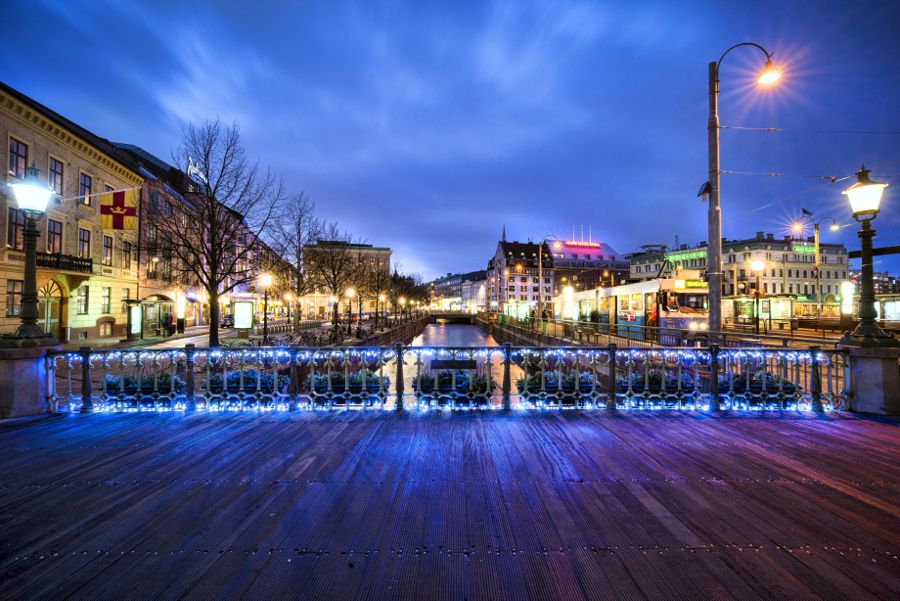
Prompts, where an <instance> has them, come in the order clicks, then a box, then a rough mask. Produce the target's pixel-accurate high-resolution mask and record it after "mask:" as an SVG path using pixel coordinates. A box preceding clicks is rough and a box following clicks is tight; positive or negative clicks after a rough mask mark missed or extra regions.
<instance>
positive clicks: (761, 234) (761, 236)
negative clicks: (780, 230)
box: [756, 232, 766, 240]
mask: <svg viewBox="0 0 900 601" xmlns="http://www.w3.org/2000/svg"><path fill="white" fill-rule="evenodd" d="M756 239H757V240H765V239H766V233H765V232H756Z"/></svg>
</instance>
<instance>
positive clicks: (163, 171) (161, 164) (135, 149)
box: [113, 142, 175, 177]
mask: <svg viewBox="0 0 900 601" xmlns="http://www.w3.org/2000/svg"><path fill="white" fill-rule="evenodd" d="M113 144H115V145H116V147H117V148H120V149H122V150H123V151H125V152H127V153H128V154H131V155H133V156H134V157H136V158H137V159H138V160H139V161H142V162H143V163H145V164H147V165H148V166H150V167H151V168H152V167H155V168H156V169H153V172H154V173H155V174H156V175H157V176H159V177H165V176H166V175H168V173H169V172H170V171H172V170H174V169H175V167H173V166H172V165H170V164H168V163H167V162H165V161H164V160H162V159H161V158H159V157H158V156H156V155H154V154H151V153H149V152H148V151H146V150H144V149H143V148H141V147H140V146H135V145H134V144H126V143H124V142H113Z"/></svg>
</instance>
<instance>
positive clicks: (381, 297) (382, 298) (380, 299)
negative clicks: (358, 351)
mask: <svg viewBox="0 0 900 601" xmlns="http://www.w3.org/2000/svg"><path fill="white" fill-rule="evenodd" d="M385 299H387V297H386V296H385V295H384V293H383V292H380V293H379V294H378V301H377V302H376V303H375V329H376V330H377V329H378V318H379V317H380V315H379V313H381V308H382V306H384V301H385Z"/></svg>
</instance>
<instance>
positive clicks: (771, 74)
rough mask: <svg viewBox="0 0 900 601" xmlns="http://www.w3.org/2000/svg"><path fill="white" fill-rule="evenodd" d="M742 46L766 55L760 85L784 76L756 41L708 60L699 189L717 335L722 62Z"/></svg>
mask: <svg viewBox="0 0 900 601" xmlns="http://www.w3.org/2000/svg"><path fill="white" fill-rule="evenodd" d="M741 46H752V47H753V48H757V49H759V50H760V51H761V52H762V53H763V54H764V55H765V57H766V63H765V65H764V66H763V70H762V71H761V72H760V74H759V76H758V77H757V80H756V81H757V83H759V84H760V85H764V86H766V85H771V84H773V83H775V82H776V81H778V80H779V79H780V78H781V73H780V72H779V71H778V70H777V69H776V68H775V65H773V64H772V55H771V54H770V53H769V51H768V50H766V49H765V48H763V47H762V46H760V45H759V44H755V43H753V42H741V43H740V44H735V45H734V46H732V47H731V48H729V49H728V50H726V51H725V52H724V53H723V54H722V56H721V57H719V60H718V61H715V62H712V63H709V121H708V123H707V141H708V147H709V181H707V182H706V183H705V184H704V185H703V187H702V188H701V189H700V195H701V196H704V195H706V194H708V195H709V210H708V214H707V238H708V240H707V247H706V270H707V274H708V276H709V277H708V279H709V329H710V332H714V333H715V334H713V335H714V336H715V335H717V333H718V332H719V331H721V329H722V207H721V204H720V202H719V176H720V174H721V172H720V171H719V66H720V65H721V64H722V60H723V59H724V58H725V57H726V56H727V55H728V53H729V52H731V51H732V50H734V49H735V48H740V47H741Z"/></svg>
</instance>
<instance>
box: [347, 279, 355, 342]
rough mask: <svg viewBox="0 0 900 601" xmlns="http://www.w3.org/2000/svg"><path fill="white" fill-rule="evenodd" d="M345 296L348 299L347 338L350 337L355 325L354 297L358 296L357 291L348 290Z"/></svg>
mask: <svg viewBox="0 0 900 601" xmlns="http://www.w3.org/2000/svg"><path fill="white" fill-rule="evenodd" d="M344 296H346V297H347V336H349V335H350V327H351V325H352V323H353V297H354V296H356V290H355V289H354V288H347V291H346V292H344Z"/></svg>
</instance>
